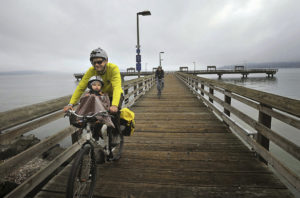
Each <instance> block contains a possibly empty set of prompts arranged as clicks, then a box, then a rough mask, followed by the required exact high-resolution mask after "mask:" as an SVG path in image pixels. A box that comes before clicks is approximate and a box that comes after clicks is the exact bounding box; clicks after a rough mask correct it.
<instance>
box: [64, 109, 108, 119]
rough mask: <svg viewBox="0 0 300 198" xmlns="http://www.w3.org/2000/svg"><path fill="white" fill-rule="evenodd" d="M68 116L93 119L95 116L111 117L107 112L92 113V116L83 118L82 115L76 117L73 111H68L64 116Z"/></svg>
mask: <svg viewBox="0 0 300 198" xmlns="http://www.w3.org/2000/svg"><path fill="white" fill-rule="evenodd" d="M69 114H73V115H75V116H77V117H78V118H93V117H95V116H97V115H99V116H111V115H109V114H108V112H107V111H99V112H96V113H94V114H93V115H86V116H83V115H78V114H77V113H75V111H74V110H68V111H67V113H66V115H65V116H69Z"/></svg>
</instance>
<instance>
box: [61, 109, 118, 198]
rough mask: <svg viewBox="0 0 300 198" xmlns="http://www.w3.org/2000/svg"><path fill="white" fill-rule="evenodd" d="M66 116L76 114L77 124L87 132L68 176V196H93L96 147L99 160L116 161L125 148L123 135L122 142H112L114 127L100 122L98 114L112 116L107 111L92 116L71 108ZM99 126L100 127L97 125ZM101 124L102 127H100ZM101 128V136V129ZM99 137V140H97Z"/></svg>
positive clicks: (102, 161)
mask: <svg viewBox="0 0 300 198" xmlns="http://www.w3.org/2000/svg"><path fill="white" fill-rule="evenodd" d="M66 116H75V117H76V118H79V120H77V124H78V125H79V126H81V128H82V129H83V130H82V131H84V132H86V133H85V139H86V140H85V142H84V143H83V144H82V147H81V149H80V150H79V152H78V153H77V156H76V157H75V159H74V163H73V165H72V168H71V172H70V175H69V178H68V184H67V190H66V197H67V198H71V197H72V198H73V197H83V196H84V197H92V196H93V190H94V187H95V184H96V174H97V173H96V157H95V151H94V150H95V147H96V146H99V147H100V150H99V161H100V162H101V163H105V162H108V161H115V160H118V159H119V158H120V157H121V153H122V150H123V143H124V139H123V135H122V134H120V143H119V144H117V145H113V144H112V139H113V134H112V129H111V128H108V127H107V125H106V124H102V126H101V123H97V122H99V121H98V120H97V118H96V116H111V115H109V114H108V112H107V111H100V112H97V113H95V114H93V115H90V116H81V115H78V114H76V113H75V111H71V110H69V111H68V112H67V113H66ZM97 126H98V127H97ZM99 126H101V127H99ZM99 128H101V130H100V131H101V133H100V135H101V136H102V137H99V136H98V135H99V131H97V129H99ZM95 138H96V139H97V138H99V140H96V139H95Z"/></svg>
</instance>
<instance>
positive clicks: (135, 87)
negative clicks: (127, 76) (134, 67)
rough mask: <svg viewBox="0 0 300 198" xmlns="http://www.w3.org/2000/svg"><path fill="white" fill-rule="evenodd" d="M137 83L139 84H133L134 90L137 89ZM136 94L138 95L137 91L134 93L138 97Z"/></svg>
mask: <svg viewBox="0 0 300 198" xmlns="http://www.w3.org/2000/svg"><path fill="white" fill-rule="evenodd" d="M137 84H138V83H136V84H134V86H133V91H135V90H136V89H137ZM136 96H137V92H135V93H134V97H136Z"/></svg>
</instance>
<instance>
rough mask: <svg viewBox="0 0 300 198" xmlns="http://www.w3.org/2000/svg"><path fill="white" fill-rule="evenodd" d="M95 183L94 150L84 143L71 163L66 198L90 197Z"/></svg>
mask: <svg viewBox="0 0 300 198" xmlns="http://www.w3.org/2000/svg"><path fill="white" fill-rule="evenodd" d="M95 184H96V164H95V156H94V151H93V149H92V147H91V145H90V144H86V145H84V146H83V148H82V149H81V150H80V151H79V153H78V154H77V156H76V158H75V161H74V163H73V165H72V169H71V173H70V175H69V180H68V185H67V196H66V197H67V198H71V197H72V198H73V197H92V196H93V190H94V187H95Z"/></svg>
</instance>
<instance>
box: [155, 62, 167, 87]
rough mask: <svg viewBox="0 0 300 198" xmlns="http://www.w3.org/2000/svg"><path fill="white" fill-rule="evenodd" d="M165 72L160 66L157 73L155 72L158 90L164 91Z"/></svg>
mask: <svg viewBox="0 0 300 198" xmlns="http://www.w3.org/2000/svg"><path fill="white" fill-rule="evenodd" d="M164 75H165V73H164V70H163V69H162V67H161V66H158V68H157V70H156V72H155V79H156V84H157V89H158V90H162V89H163V88H164Z"/></svg>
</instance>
